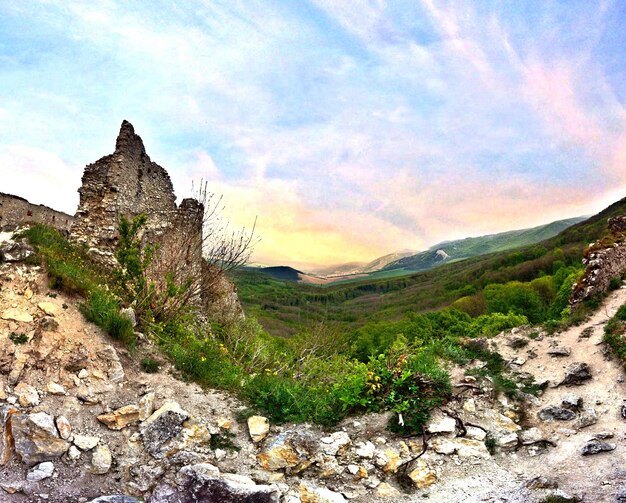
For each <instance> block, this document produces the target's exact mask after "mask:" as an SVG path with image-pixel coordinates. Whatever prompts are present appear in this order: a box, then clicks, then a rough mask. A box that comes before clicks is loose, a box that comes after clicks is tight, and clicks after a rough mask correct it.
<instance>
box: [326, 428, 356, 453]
mask: <svg viewBox="0 0 626 503" xmlns="http://www.w3.org/2000/svg"><path fill="white" fill-rule="evenodd" d="M320 440H321V443H322V445H321V448H322V452H323V453H324V454H327V455H328V456H337V455H338V454H340V453H341V452H342V451H344V450H345V449H346V447H347V446H349V445H350V444H351V443H352V440H351V439H350V435H348V434H347V433H346V432H345V431H336V432H334V433H331V434H330V435H329V436H327V437H322V438H321V439H320Z"/></svg>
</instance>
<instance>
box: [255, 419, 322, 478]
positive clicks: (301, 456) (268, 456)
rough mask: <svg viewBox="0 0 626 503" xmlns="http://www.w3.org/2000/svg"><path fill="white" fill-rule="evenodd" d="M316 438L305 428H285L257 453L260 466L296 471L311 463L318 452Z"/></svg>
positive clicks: (266, 468)
mask: <svg viewBox="0 0 626 503" xmlns="http://www.w3.org/2000/svg"><path fill="white" fill-rule="evenodd" d="M318 450H319V444H318V442H317V440H316V438H315V437H314V436H313V435H311V434H310V433H309V432H307V431H306V430H302V429H290V430H286V431H284V432H283V433H281V434H280V435H278V436H277V437H276V438H275V439H273V440H272V441H271V442H270V443H269V444H268V445H266V446H265V448H264V449H263V450H262V451H261V452H260V453H259V454H257V460H258V462H259V464H260V465H261V467H262V468H263V469H265V470H269V471H277V470H282V469H287V470H288V471H290V472H294V473H298V472H301V471H303V470H305V469H306V468H308V467H309V466H311V464H313V462H314V459H313V458H314V457H315V455H316V454H317V453H318Z"/></svg>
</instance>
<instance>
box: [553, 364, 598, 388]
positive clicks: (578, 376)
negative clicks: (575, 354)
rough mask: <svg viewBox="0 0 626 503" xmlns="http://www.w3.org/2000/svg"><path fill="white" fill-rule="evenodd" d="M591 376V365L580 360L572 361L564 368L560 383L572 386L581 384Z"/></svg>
mask: <svg viewBox="0 0 626 503" xmlns="http://www.w3.org/2000/svg"><path fill="white" fill-rule="evenodd" d="M592 377H593V376H592V375H591V367H589V365H588V364H586V363H582V362H575V363H572V364H571V365H570V366H569V367H567V369H565V376H564V377H563V380H562V381H561V382H560V385H566V386H573V385H576V386H577V385H581V384H583V383H584V382H585V381H588V380H589V379H591V378H592Z"/></svg>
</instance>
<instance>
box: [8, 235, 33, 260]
mask: <svg viewBox="0 0 626 503" xmlns="http://www.w3.org/2000/svg"><path fill="white" fill-rule="evenodd" d="M34 253H35V251H34V250H33V247H32V246H30V245H29V244H28V243H26V242H25V241H23V240H21V241H4V242H2V243H0V262H3V261H4V262H23V261H24V260H26V259H27V258H28V257H30V256H31V255H33V254H34Z"/></svg>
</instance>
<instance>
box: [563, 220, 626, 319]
mask: <svg viewBox="0 0 626 503" xmlns="http://www.w3.org/2000/svg"><path fill="white" fill-rule="evenodd" d="M609 230H610V231H611V235H610V236H608V237H607V238H605V239H603V240H601V241H599V242H598V243H594V244H593V245H591V247H590V248H589V250H588V251H587V253H586V255H585V258H584V259H583V264H585V265H586V266H587V268H586V269H585V273H584V275H583V277H582V278H581V279H580V281H578V282H577V283H576V284H575V285H574V287H573V290H572V296H571V298H570V306H572V307H574V306H576V305H577V304H579V303H580V302H582V301H584V300H585V299H588V298H592V297H595V296H597V295H601V294H603V293H605V292H606V291H608V289H609V286H610V283H611V279H613V278H620V279H621V277H622V275H623V274H624V273H626V234H625V233H626V216H622V217H613V218H609Z"/></svg>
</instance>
